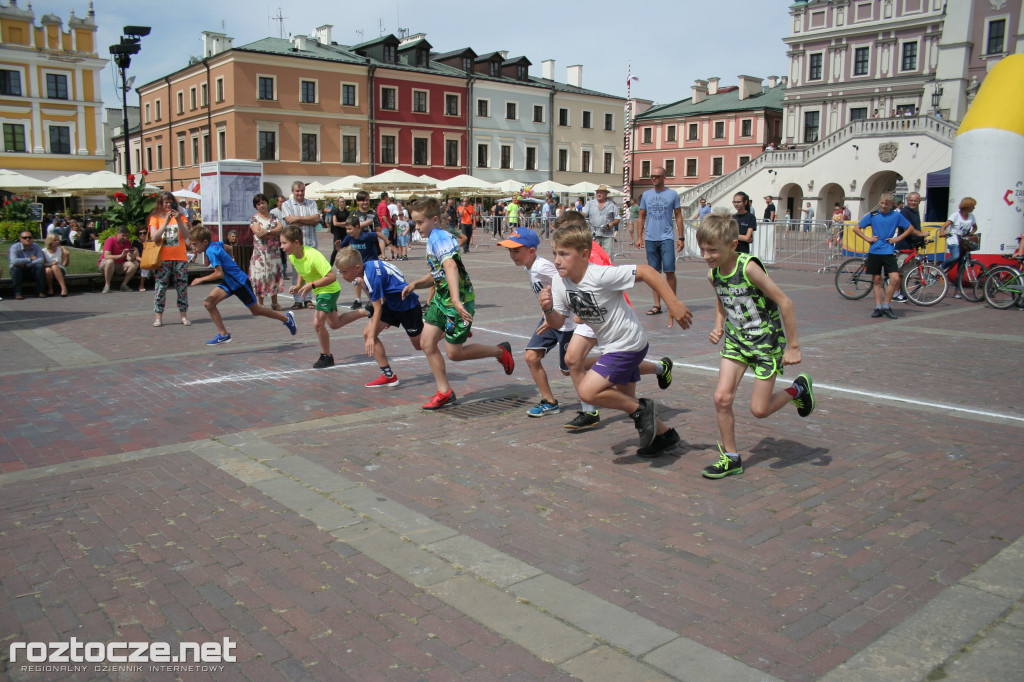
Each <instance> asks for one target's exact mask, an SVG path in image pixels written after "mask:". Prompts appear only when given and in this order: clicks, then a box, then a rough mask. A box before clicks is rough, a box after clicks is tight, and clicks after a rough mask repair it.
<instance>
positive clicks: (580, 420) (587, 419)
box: [565, 410, 601, 431]
mask: <svg viewBox="0 0 1024 682" xmlns="http://www.w3.org/2000/svg"><path fill="white" fill-rule="evenodd" d="M600 422H601V413H600V412H598V411H597V410H594V411H593V412H584V411H583V410H579V411H577V412H576V416H575V417H574V418H573V420H572V421H571V422H569V423H568V424H566V425H565V428H567V429H572V430H574V431H575V430H576V429H587V428H590V427H591V426H597V425H598V424H599V423H600Z"/></svg>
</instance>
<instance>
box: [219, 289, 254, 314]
mask: <svg viewBox="0 0 1024 682" xmlns="http://www.w3.org/2000/svg"><path fill="white" fill-rule="evenodd" d="M217 286H218V287H219V288H221V289H223V290H224V291H226V292H228V296H237V297H238V300H239V301H241V302H242V304H243V305H245V307H246V308H251V307H252V304H253V303H255V302H256V294H255V293H253V290H252V287H251V286H249V285H248V284H243V285H242V286H240V287H238V288H237V289H228V287H227V285H225V284H218V285H217Z"/></svg>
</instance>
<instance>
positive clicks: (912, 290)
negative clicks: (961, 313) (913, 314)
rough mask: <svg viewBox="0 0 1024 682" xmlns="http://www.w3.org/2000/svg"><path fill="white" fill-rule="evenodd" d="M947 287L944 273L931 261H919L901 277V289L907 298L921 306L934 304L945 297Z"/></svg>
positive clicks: (947, 283)
mask: <svg viewBox="0 0 1024 682" xmlns="http://www.w3.org/2000/svg"><path fill="white" fill-rule="evenodd" d="M948 288H949V282H947V281H946V273H944V272H943V271H942V268H940V267H938V266H936V265H932V264H931V263H921V264H920V265H919V266H918V267H916V268H913V269H912V270H910V271H909V272H907V274H906V276H905V277H904V278H903V290H904V293H905V294H906V296H907V298H909V299H910V301H911V302H912V303H916V304H917V305H921V306H930V305H935V304H936V303H938V302H939V301H941V300H942V299H943V298H945V297H946V291H947V290H948Z"/></svg>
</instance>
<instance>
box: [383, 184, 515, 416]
mask: <svg viewBox="0 0 1024 682" xmlns="http://www.w3.org/2000/svg"><path fill="white" fill-rule="evenodd" d="M409 211H410V215H411V216H412V220H413V223H415V225H416V229H418V230H419V231H420V234H421V235H423V236H424V237H426V238H427V264H428V265H429V266H430V272H429V273H428V274H427V275H425V276H424V277H422V278H421V279H418V280H416V281H415V282H412V283H411V284H408V285H406V287H405V289H403V290H402V298H405V297H406V296H408V295H409V294H411V293H412V292H413V291H415V290H416V289H429V288H430V287H434V297H433V298H431V299H430V307H428V308H427V312H426V315H425V316H424V318H423V321H424V323H425V324H424V327H423V334H422V336H421V340H420V343H421V345H422V346H423V353H424V355H426V356H427V362H428V363H429V364H430V371H431V372H433V374H434V380H435V381H436V382H437V393H436V394H435V395H434V397H433V398H431V399H430V401H429V402H427V403H426V404H425V405H423V409H424V410H436V409H438V408H440V407H444V406H445V405H450V404H452V403H454V402H455V391H454V390H453V389H452V386H451V384H449V383H448V372H447V370H446V368H445V365H444V356H443V355H441V349H440V348H439V345H440V343H441V339H442V338H443V339H444V340H445V352H446V353H447V355H448V359H449V360H452V361H454V362H462V361H463V360H479V359H481V358H497V360H498V362H500V363H501V367H502V369H504V370H505V374H512V370H513V369H514V368H515V360H514V359H513V358H512V347H511V346H509V344H508V342H504V341H503V342H502V343H499V344H498V345H497V346H488V345H484V344H481V343H470V344H466V339H468V338H469V333H470V327H471V326H472V324H473V312H474V308H475V306H474V301H475V300H476V293H475V292H474V291H473V283H472V282H471V281H470V279H469V273H467V272H466V266H465V265H463V264H462V255H461V252H460V249H459V243H458V242H457V241H456V240H455V238H454V237H453V236H452V235H451V234H450V233H449V232H447V231H445V230H442V229H438V228H440V226H441V205H440V204H439V203H438V201H437V199H434V198H433V197H427V198H425V199H420V200H419V201H417V202H416V203H414V204H413V205H412V207H411V208H410V209H409Z"/></svg>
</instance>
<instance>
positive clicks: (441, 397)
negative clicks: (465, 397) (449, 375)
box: [423, 388, 455, 410]
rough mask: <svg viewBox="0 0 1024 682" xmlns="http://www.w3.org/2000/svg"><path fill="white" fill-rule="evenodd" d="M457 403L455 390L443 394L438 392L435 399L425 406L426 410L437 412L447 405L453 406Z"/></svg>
mask: <svg viewBox="0 0 1024 682" xmlns="http://www.w3.org/2000/svg"><path fill="white" fill-rule="evenodd" d="M454 402H455V389H454V388H453V389H452V390H450V391H448V392H447V393H441V391H438V392H437V393H435V394H434V397H433V398H431V399H430V401H429V402H427V403H425V404H424V405H423V409H424V410H437V409H440V408H442V407H444V406H445V405H451V404H452V403H454Z"/></svg>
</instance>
